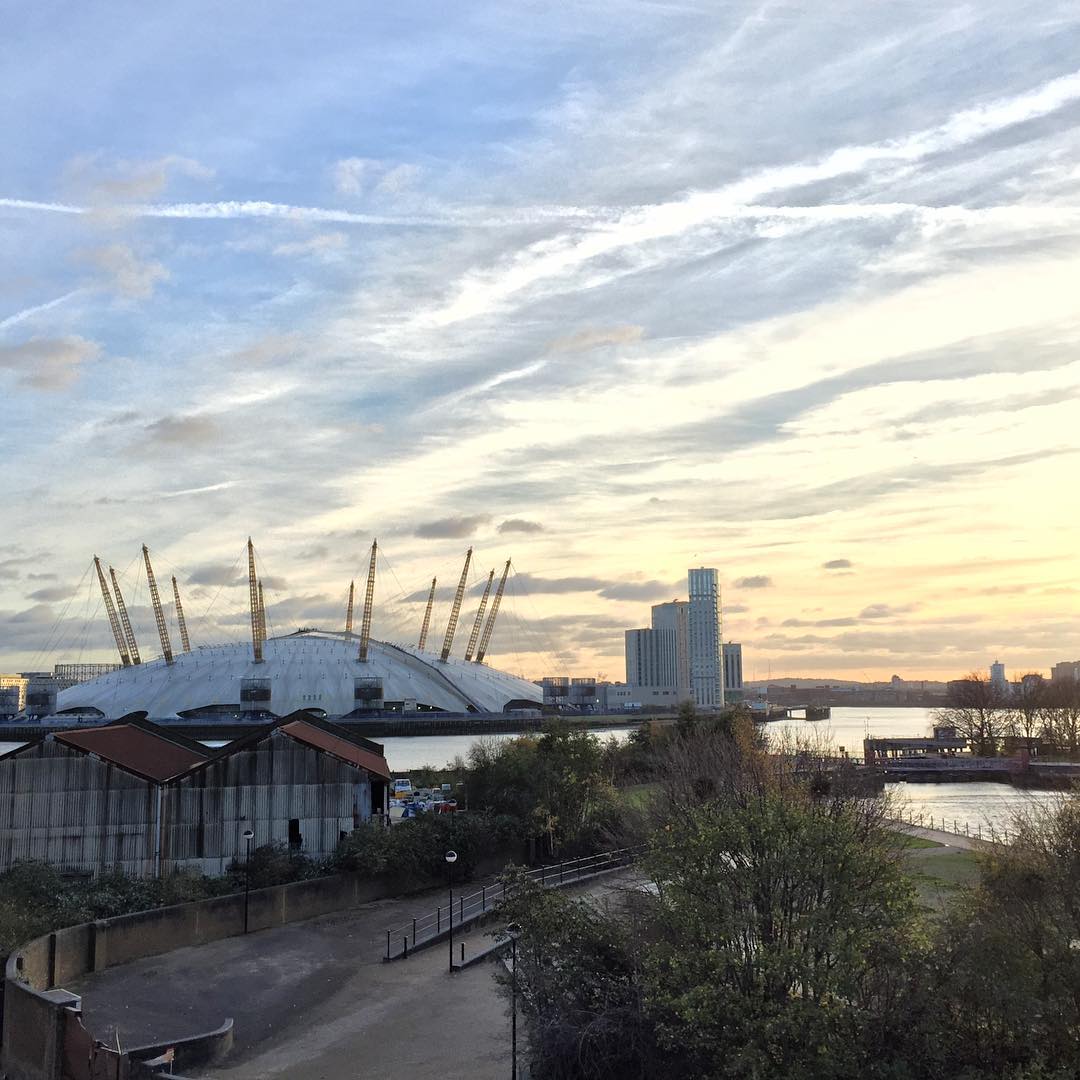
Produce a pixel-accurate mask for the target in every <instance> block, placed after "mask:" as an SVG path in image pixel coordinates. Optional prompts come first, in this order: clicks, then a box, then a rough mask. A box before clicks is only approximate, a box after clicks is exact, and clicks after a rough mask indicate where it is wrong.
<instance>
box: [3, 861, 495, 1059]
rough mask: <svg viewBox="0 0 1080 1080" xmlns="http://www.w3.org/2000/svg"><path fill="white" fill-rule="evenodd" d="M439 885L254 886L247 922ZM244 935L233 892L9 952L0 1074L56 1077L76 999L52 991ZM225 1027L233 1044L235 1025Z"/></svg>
mask: <svg viewBox="0 0 1080 1080" xmlns="http://www.w3.org/2000/svg"><path fill="white" fill-rule="evenodd" d="M506 862H507V858H506V857H505V856H504V855H492V856H489V857H488V858H487V859H483V860H481V861H480V865H478V866H477V868H476V870H477V873H478V874H480V875H484V874H490V873H495V872H497V871H499V870H501V869H502V868H503V866H505V865H506ZM442 884H443V881H442V880H441V879H431V880H428V881H421V882H412V883H411V884H410V885H408V886H404V885H403V884H402V883H401V882H396V881H393V880H383V881H361V880H360V878H358V877H356V876H355V875H353V874H341V875H336V876H333V877H324V878H313V879H312V880H310V881H295V882H292V883H291V884H288V885H273V886H271V887H270V888H266V889H252V890H251V892H250V894H249V896H248V908H249V910H248V925H249V929H250V930H252V931H255V930H267V929H270V928H272V927H275V926H283V925H285V924H286V923H291V922H302V921H303V920H304V919H312V918H315V917H317V916H319V915H327V914H330V913H331V912H334V911H344V910H346V909H348V908H351V907H357V906H358V905H360V904H365V903H368V902H369V901H372V900H382V899H385V898H387V897H392V896H402V895H407V894H408V893H412V892H422V891H424V890H425V889H431V888H438V887H439V886H441V885H442ZM243 932H244V894H243V893H231V894H230V895H228V896H217V897H213V898H212V899H209V900H199V901H196V902H194V903H190V904H179V905H177V906H175V907H167V908H157V909H154V910H151V911H139V912H136V913H134V914H132V915H118V916H116V917H115V918H113V919H99V920H98V921H96V922H92V923H83V924H82V925H80V926H71V927H68V928H66V929H64V930H57V931H54V932H52V933H49V934H45V935H43V936H42V937H39V938H36V939H35V940H34V941H31V942H29V943H28V944H26V945H24V946H22V947H21V948H19V949H17V950H15V952H13V953H12V954H11V955H10V956H9V957H8V962H7V968H6V971H5V986H4V991H5V992H4V1013H3V1041H2V1044H0V1070H2V1071H3V1072H4V1073H5V1074H6V1076H7V1077H8V1078H9V1080H59V1077H60V1068H61V1062H62V1060H63V1043H64V1030H65V1027H64V1019H65V1013H68V1012H69V1011H70V1009H71V1002H70V1001H65V1000H62V999H63V997H64V995H62V994H56V993H55V992H54V991H55V988H57V987H60V986H62V985H63V984H64V983H70V982H74V981H76V980H78V979H80V978H82V976H84V975H88V974H90V973H92V972H95V971H102V970H104V969H105V968H109V967H115V966H116V965H117V964H124V963H128V962H129V961H131V960H139V959H141V958H142V957H144V956H155V955H158V954H160V953H166V952H171V951H172V950H173V949H179V948H183V947H184V946H188V945H205V944H207V943H208V942H211V941H220V940H221V939H222V938H227V937H233V936H235V935H238V934H242V933H243ZM54 998H59V999H61V1000H54ZM76 1007H77V1006H76ZM226 1026H228V1028H229V1034H228V1036H227V1041H228V1045H229V1046H231V1040H232V1029H231V1021H227V1022H226ZM221 1030H222V1031H223V1030H224V1028H223V1029H221ZM211 1036H213V1037H214V1038H215V1039H216V1043H215V1046H216V1048H217V1052H219V1053H223V1052H227V1048H226V1051H222V1050H221V1045H222V1043H223V1041H224V1040H225V1036H223V1035H221V1032H220V1031H219V1032H216V1033H209V1035H207V1036H205V1038H207V1039H210V1038H211ZM198 1038H204V1037H203V1036H199V1037H198ZM211 1041H213V1040H211ZM169 1045H174V1044H172V1043H170V1044H169ZM144 1049H147V1050H149V1049H152V1048H144ZM149 1056H153V1055H149ZM75 1080H81V1078H75ZM87 1080H89V1072H88V1073H87Z"/></svg>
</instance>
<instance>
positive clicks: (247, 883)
mask: <svg viewBox="0 0 1080 1080" xmlns="http://www.w3.org/2000/svg"><path fill="white" fill-rule="evenodd" d="M245 839H246V840H247V857H246V858H245V859H244V933H245V934H246V933H247V932H248V909H249V907H250V901H251V837H250V836H248V837H245Z"/></svg>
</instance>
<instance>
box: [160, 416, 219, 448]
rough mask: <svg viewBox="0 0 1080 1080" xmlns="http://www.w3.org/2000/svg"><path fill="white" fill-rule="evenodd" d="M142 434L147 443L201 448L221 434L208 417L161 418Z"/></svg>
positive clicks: (216, 425)
mask: <svg viewBox="0 0 1080 1080" xmlns="http://www.w3.org/2000/svg"><path fill="white" fill-rule="evenodd" d="M143 432H144V434H145V436H146V439H147V440H148V441H149V442H152V443H156V444H162V445H165V446H203V445H205V444H207V443H212V442H214V441H216V440H217V438H218V436H219V435H220V433H221V431H220V428H219V427H218V424H217V422H216V421H215V420H213V419H212V418H211V417H209V416H163V417H161V419H160V420H155V421H154V422H153V423H151V424H147V425H146V426H145V427H144V428H143Z"/></svg>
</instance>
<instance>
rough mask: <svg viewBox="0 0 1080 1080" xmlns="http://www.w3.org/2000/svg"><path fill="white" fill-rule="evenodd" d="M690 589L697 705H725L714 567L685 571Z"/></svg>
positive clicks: (692, 681)
mask: <svg viewBox="0 0 1080 1080" xmlns="http://www.w3.org/2000/svg"><path fill="white" fill-rule="evenodd" d="M687 577H688V579H689V588H690V611H689V616H688V623H689V640H690V684H691V689H692V690H693V693H694V701H695V703H696V704H698V705H705V706H708V705H712V706H722V705H723V704H724V677H723V666H722V662H721V652H722V650H721V626H720V583H719V580H718V577H717V573H716V570H715V569H714V568H711V567H709V568H706V567H700V568H698V569H697V570H689V571H687Z"/></svg>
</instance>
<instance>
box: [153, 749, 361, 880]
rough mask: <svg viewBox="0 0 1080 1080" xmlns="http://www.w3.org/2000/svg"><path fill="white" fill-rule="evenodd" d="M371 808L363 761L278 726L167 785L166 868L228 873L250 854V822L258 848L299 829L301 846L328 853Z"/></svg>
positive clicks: (283, 839) (312, 853)
mask: <svg viewBox="0 0 1080 1080" xmlns="http://www.w3.org/2000/svg"><path fill="white" fill-rule="evenodd" d="M370 816H371V785H370V781H369V779H368V774H367V773H366V772H365V771H364V770H363V769H358V768H355V767H353V766H351V765H347V764H345V763H344V762H342V761H339V760H338V759H337V758H334V757H331V756H330V755H329V754H325V753H322V752H321V751H318V750H314V749H312V748H311V747H308V746H305V745H304V744H302V743H299V742H297V741H296V740H295V739H292V738H290V737H289V736H288V735H286V734H284V733H282V732H280V731H274V732H272V733H271V734H270V735H268V736H267V737H266V738H264V739H262V740H261V741H260V742H258V743H256V744H255V745H253V746H250V747H246V748H243V749H238V750H237V751H236V752H234V753H232V754H230V755H229V756H228V757H225V758H222V759H220V760H219V761H215V762H213V763H211V764H210V765H208V766H206V767H205V768H202V769H199V770H198V771H197V772H195V773H193V774H192V775H190V776H187V777H181V778H180V779H178V780H175V781H173V782H172V783H171V784H170V785H169V786H168V787H167V788H166V790H165V814H164V817H165V821H166V828H165V836H164V866H165V870H166V872H171V871H175V870H181V869H191V870H197V871H200V872H202V873H206V874H222V873H224V872H225V871H226V870H227V869H228V868H229V864H230V863H231V862H232V861H233V860H234V859H240V860H241V861H242V860H243V859H244V857H245V854H246V848H247V845H246V842H245V841H244V839H243V832H244V829H245V828H248V827H249V826H250V827H251V828H253V829H254V830H255V838H254V840H252V842H251V844H252V847H253V848H256V847H259V846H261V845H263V844H288V843H289V842H290V838H291V836H292V837H293V838H294V837H295V835H296V834H299V836H300V837H301V840H302V843H301V845H300V846H299V848H298V850H299V851H301V852H302V853H303V854H305V855H307V856H309V857H311V858H314V859H322V858H327V857H329V856H330V855H332V854H333V853H334V851H335V850H336V849H337V845H338V841H339V840H340V839H341V835H342V833H348V832H351V831H352V829H353V828H355V826H356V824H357V823H359V822H360V821H365V820H367V818H369V817H370ZM290 821H292V822H295V825H294V826H293V830H292V833H290Z"/></svg>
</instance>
